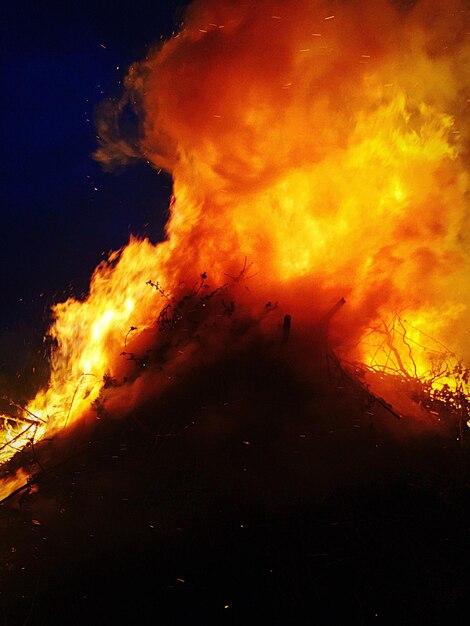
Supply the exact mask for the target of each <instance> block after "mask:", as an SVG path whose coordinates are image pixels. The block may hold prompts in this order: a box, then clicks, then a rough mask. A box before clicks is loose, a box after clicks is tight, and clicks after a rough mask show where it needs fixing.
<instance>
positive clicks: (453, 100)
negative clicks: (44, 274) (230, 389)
mask: <svg viewBox="0 0 470 626" xmlns="http://www.w3.org/2000/svg"><path fill="white" fill-rule="evenodd" d="M469 17H470V12H469V11H468V8H466V4H465V3H464V2H463V1H462V2H460V1H459V0H452V1H451V2H447V3H446V6H445V7H442V5H441V3H439V2H435V1H434V0H421V1H418V2H416V3H402V2H399V1H398V0H396V1H394V2H392V1H390V2H386V1H385V0H381V1H378V2H374V3H370V2H366V1H365V0H350V1H346V2H342V3H338V2H324V1H320V0H318V1H312V0H295V1H294V2H292V3H289V4H288V5H286V4H285V3H281V2H278V1H274V0H261V1H260V2H256V3H252V2H248V1H246V2H245V1H241V2H231V1H229V0H226V1H220V0H218V1H215V0H205V1H203V0H201V1H196V2H194V3H193V4H192V5H191V6H190V7H189V9H188V12H187V15H186V21H185V24H184V25H183V28H182V30H181V32H179V33H177V34H176V35H175V36H174V37H173V38H172V39H170V40H169V41H167V42H165V43H164V44H163V45H161V46H159V47H157V48H156V49H154V50H153V51H152V52H151V53H150V54H149V56H148V57H147V58H146V59H145V60H144V61H142V62H141V63H137V64H135V65H134V66H132V67H131V68H130V70H129V74H128V77H127V80H126V90H125V93H124V95H123V96H122V98H121V100H120V101H118V102H112V103H107V104H105V105H103V110H102V112H101V118H100V121H99V124H98V130H99V133H100V137H101V146H100V149H99V150H98V152H97V158H99V159H100V160H101V161H102V162H103V163H104V165H105V166H109V167H111V166H112V165H113V164H114V163H120V164H122V163H126V162H127V161H129V160H131V159H133V158H144V159H146V160H147V161H148V162H149V163H150V164H151V165H152V166H154V167H155V168H165V169H166V170H168V171H170V172H171V173H172V176H173V181H174V197H173V200H172V204H171V207H170V208H171V214H170V219H169V222H168V224H167V239H166V241H164V242H163V243H160V244H158V245H156V246H154V245H152V244H151V243H149V242H148V241H145V240H144V241H140V240H136V239H132V240H131V241H130V243H129V245H128V246H127V247H126V248H124V249H123V250H122V251H119V252H117V253H113V254H112V255H111V257H110V258H109V260H108V262H106V263H103V264H101V265H100V266H99V267H98V268H97V269H96V271H95V273H94V275H93V277H92V280H91V286H90V292H89V295H88V297H87V299H86V300H84V301H79V300H75V299H69V300H67V301H66V302H64V303H59V304H57V305H56V306H55V307H54V316H55V321H54V324H53V326H52V328H51V331H50V333H51V335H52V337H53V338H54V339H55V340H56V342H57V349H56V351H55V353H54V355H53V360H52V373H51V379H50V382H49V385H48V387H47V388H46V389H44V390H41V391H40V392H39V393H38V394H37V396H36V398H34V399H33V400H32V401H31V403H30V404H29V405H28V407H27V412H26V413H25V415H27V416H29V422H25V421H24V420H23V421H22V420H17V421H16V422H15V420H14V419H11V416H10V417H9V416H5V417H4V422H5V427H4V431H3V432H4V435H3V441H4V444H3V447H2V448H1V452H0V455H1V456H0V461H6V460H8V459H9V458H11V456H12V455H14V454H15V452H16V451H17V450H18V449H21V448H22V447H24V446H25V445H27V443H28V442H29V441H31V439H34V440H35V441H37V440H39V439H40V438H41V437H43V436H44V435H45V434H46V433H47V434H48V435H51V434H53V433H57V432H58V431H60V430H61V429H63V428H65V427H66V426H69V425H71V424H72V423H73V422H75V421H77V420H80V419H82V418H83V416H84V415H85V414H86V413H87V411H88V409H89V407H90V406H91V404H92V402H93V401H94V400H96V398H97V397H98V394H99V392H100V389H101V387H102V384H103V377H104V376H105V375H108V376H114V375H115V374H116V372H119V371H120V368H121V364H122V355H121V353H122V352H123V351H124V350H125V348H124V347H123V346H125V345H126V341H127V338H128V337H129V332H130V329H132V335H131V340H132V341H139V337H140V338H141V343H142V342H144V341H145V339H142V338H145V332H146V331H148V330H149V329H152V328H155V324H156V319H157V317H158V314H159V311H160V310H161V308H162V298H163V300H164V299H165V298H171V297H173V296H175V297H176V296H178V294H182V293H185V289H186V290H187V289H189V288H190V286H191V285H193V284H194V282H195V281H197V280H198V276H199V275H200V274H201V273H202V272H207V273H208V274H209V277H210V281H211V284H212V285H215V286H217V285H221V284H223V283H225V282H226V281H227V276H232V277H233V276H237V274H238V273H239V272H240V268H241V267H242V266H243V263H244V259H245V258H247V259H248V260H249V262H250V263H251V264H252V266H251V278H250V290H249V292H248V291H247V290H245V291H244V292H243V293H242V294H241V295H240V298H241V300H242V301H243V303H244V305H245V306H247V307H248V308H250V307H251V309H252V310H253V311H254V310H255V309H256V306H258V304H259V303H261V302H265V301H267V300H272V301H275V300H279V301H282V303H283V306H284V307H285V308H286V309H289V311H291V312H292V314H293V319H294V320H299V323H308V320H309V318H310V317H311V316H315V315H321V314H323V313H324V312H325V311H327V310H328V309H329V308H330V307H331V305H332V304H333V303H334V302H335V301H336V300H337V299H338V298H339V297H341V296H344V297H345V298H346V300H347V307H345V308H344V309H343V310H342V312H341V314H340V315H338V316H337V319H336V318H335V324H334V326H333V327H332V329H331V341H332V343H333V344H334V346H335V349H336V350H337V351H338V353H339V354H340V355H341V357H342V358H343V359H344V360H345V361H346V360H349V361H350V362H359V363H363V364H365V365H366V366H368V367H369V368H370V369H376V370H380V371H383V372H388V371H390V372H392V373H398V374H399V375H400V376H402V377H403V376H404V377H409V378H415V379H426V380H431V382H432V384H435V385H441V386H442V385H443V384H444V383H447V384H454V385H456V384H457V385H460V388H461V390H462V392H464V391H465V393H468V388H467V387H466V385H467V381H466V380H465V377H464V376H461V375H458V376H460V378H458V381H457V382H455V381H456V379H455V376H454V374H455V372H457V371H458V367H461V369H460V371H462V366H461V365H459V363H460V360H461V359H463V360H464V361H466V362H467V363H468V362H469V361H470V339H469V336H468V330H467V329H468V328H469V327H470V315H469V310H470V309H469V304H470V302H469V290H468V282H469V262H470V252H469V251H470V246H469V230H468V224H469V223H470V222H469V220H468V211H469V206H468V194H469V175H468V160H469V156H468V140H469V129H470V125H469V123H468V119H469V118H468V106H469V104H468V90H469V87H470V75H469V73H470V69H469V68H470V63H469V57H470V37H469V36H468V31H469V30H470V25H469ZM128 107H131V108H133V109H134V111H135V112H137V113H138V114H139V119H140V126H139V128H138V132H139V136H140V139H139V142H138V145H136V142H135V140H134V141H133V142H132V143H131V142H128V141H126V138H125V137H123V136H122V134H121V132H120V130H119V120H120V116H121V115H122V114H123V113H124V112H125V110H126V108H128ZM149 281H151V282H153V286H152V284H150V285H149V284H148V282H149ZM156 281H158V285H157V283H156ZM155 285H157V287H158V288H157V289H155V288H154V287H155ZM129 384H131V383H129ZM136 402H138V400H136Z"/></svg>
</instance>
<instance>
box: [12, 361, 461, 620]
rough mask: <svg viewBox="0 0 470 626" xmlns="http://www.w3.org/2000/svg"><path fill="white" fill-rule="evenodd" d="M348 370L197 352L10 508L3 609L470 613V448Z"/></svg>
mask: <svg viewBox="0 0 470 626" xmlns="http://www.w3.org/2000/svg"><path fill="white" fill-rule="evenodd" d="M367 410H368V411H369V413H373V415H370V414H368V413H367V411H366V409H365V408H364V398H363V397H361V395H360V394H358V393H357V390H354V388H353V387H352V386H351V385H349V384H348V383H344V381H342V380H341V379H340V378H338V377H337V376H336V375H333V376H332V375H331V372H330V374H328V376H326V375H325V376H323V377H322V376H321V375H320V376H319V379H318V381H317V383H315V384H312V383H311V381H310V382H309V383H308V384H307V382H306V379H305V380H303V381H302V380H300V379H299V377H298V376H297V375H296V376H294V375H291V373H290V368H289V365H288V364H287V363H285V362H282V359H281V360H280V361H277V362H275V361H273V360H272V358H271V356H269V358H268V357H267V356H266V355H263V354H259V355H257V356H256V357H253V355H252V356H251V357H250V360H249V361H247V360H246V358H245V357H240V358H239V359H238V360H237V359H233V360H232V361H231V363H230V366H229V367H228V366H227V364H225V365H224V366H223V367H221V366H220V364H217V365H216V366H214V367H208V368H206V369H205V370H204V369H201V368H199V370H198V372H193V373H192V374H191V375H190V376H188V377H187V379H186V380H185V381H180V383H179V384H178V385H175V386H174V387H173V388H172V389H170V390H168V391H167V392H166V393H165V394H164V397H161V398H160V399H159V400H158V401H156V402H154V403H153V404H152V405H151V406H150V405H149V406H147V407H145V408H143V409H141V410H140V411H139V413H138V414H137V413H135V414H134V415H132V416H130V417H128V418H126V419H125V420H121V421H114V422H112V421H109V420H107V419H105V418H102V419H100V420H96V425H95V427H94V428H93V430H89V431H88V432H86V433H79V434H76V435H75V439H76V442H75V443H74V445H73V450H70V449H69V451H68V452H67V453H66V454H65V453H64V454H62V458H60V464H57V462H58V460H59V457H55V463H54V462H52V461H50V462H48V464H47V467H48V468H49V469H48V470H47V471H46V472H44V474H43V475H42V477H41V478H40V479H39V480H38V483H37V487H38V490H37V491H36V492H32V493H29V494H28V493H25V492H23V493H22V494H18V495H17V496H15V497H13V498H10V499H9V500H7V501H5V502H4V503H3V505H2V506H1V507H0V532H1V535H0V536H1V539H0V547H1V550H0V558H1V562H0V565H1V570H0V573H1V595H0V623H2V624H5V625H6V626H16V625H28V626H33V625H36V624H38V625H42V624H44V625H55V624H61V625H62V624H64V625H68V626H69V625H70V626H72V625H80V626H81V625H94V624H97V625H98V624H103V625H108V624H137V625H146V624H158V625H162V626H163V625H166V624H168V625H179V624H181V625H183V624H209V623H214V624H227V625H231V624H237V625H238V624H251V623H257V624H345V625H346V624H347V625H348V626H352V625H356V624H357V625H364V624H377V625H380V624H393V625H397V626H398V625H401V624H407V625H408V624H409V625H415V624H426V625H432V624H436V625H443V624H445V625H453V624H466V623H468V617H467V615H466V613H467V612H468V597H469V593H470V565H469V563H470V559H469V557H470V550H469V543H470V541H469V540H470V502H469V498H468V487H469V482H470V471H469V470H470V463H469V460H468V459H469V448H468V446H467V445H466V444H465V443H464V445H463V446H461V445H460V443H459V442H458V441H456V437H455V436H454V434H455V433H454V431H453V428H452V427H450V428H447V429H446V431H445V433H444V432H441V433H436V432H435V431H434V432H432V431H428V432H421V433H418V434H417V433H415V434H411V433H410V430H409V428H408V427H407V425H406V423H405V421H403V420H401V421H399V420H397V419H396V418H394V417H393V416H392V415H391V414H390V413H388V412H387V411H386V410H384V409H383V408H382V407H381V406H380V405H375V406H372V407H371V406H368V407H367Z"/></svg>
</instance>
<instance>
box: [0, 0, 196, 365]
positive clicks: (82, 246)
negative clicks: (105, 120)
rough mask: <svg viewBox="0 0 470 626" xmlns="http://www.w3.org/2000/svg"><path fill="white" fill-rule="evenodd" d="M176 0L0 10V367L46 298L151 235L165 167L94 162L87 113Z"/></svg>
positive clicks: (161, 215)
mask: <svg viewBox="0 0 470 626" xmlns="http://www.w3.org/2000/svg"><path fill="white" fill-rule="evenodd" d="M184 4H185V2H184V1H182V0H180V1H172V2H170V1H166V2H162V1H161V0H160V1H158V0H155V1H154V2H148V0H146V1H144V2H141V1H138V0H134V1H133V2H132V1H111V0H109V1H107V2H104V1H103V0H95V1H94V2H89V1H87V0H86V1H83V0H82V1H80V2H77V3H64V2H60V3H59V2H51V1H47V0H46V1H42V2H35V1H34V0H28V1H21V0H19V1H17V2H16V3H14V4H13V3H10V4H9V5H8V6H7V7H6V8H4V9H3V14H4V15H3V24H2V35H1V39H2V42H1V47H2V100H1V106H2V116H1V118H2V125H1V132H2V142H1V145H2V150H3V154H2V164H3V166H2V169H3V172H2V176H1V180H2V182H1V224H2V227H1V232H2V245H1V247H0V254H1V259H0V262H1V272H0V294H1V300H2V306H1V307H0V373H1V371H2V367H7V368H11V363H12V361H15V367H18V366H19V363H20V361H21V358H22V353H23V352H24V350H25V348H24V346H25V345H26V349H28V345H27V344H29V343H30V342H31V341H32V339H31V337H35V336H36V335H37V334H42V333H43V331H44V324H45V321H44V320H45V319H46V315H45V312H46V311H47V307H48V306H49V305H50V304H51V303H52V302H54V301H55V300H58V299H63V298H64V297H66V296H67V295H69V294H74V295H80V294H81V293H83V292H85V291H86V289H87V285H88V280H89V278H90V275H91V273H92V271H93V268H94V267H95V266H96V265H97V263H98V262H99V261H100V259H101V258H102V255H103V254H106V253H107V252H108V251H109V250H111V249H115V248H118V247H120V246H122V245H123V244H125V243H126V242H127V240H128V238H129V234H130V233H131V232H132V233H135V234H146V235H148V236H150V237H151V238H152V239H154V240H155V239H158V238H161V236H162V229H163V224H164V222H165V220H166V209H167V207H168V201H169V195H170V192H171V181H170V179H169V177H168V176H166V175H164V174H163V175H157V173H156V172H155V171H153V170H151V169H150V168H148V167H147V166H145V165H143V164H141V165H138V166H134V167H131V168H129V169H127V170H125V171H124V172H120V173H119V174H109V173H104V172H102V171H101V169H100V166H99V165H98V164H97V163H95V162H94V161H93V159H92V158H91V156H90V155H91V153H92V152H93V150H94V149H95V148H96V139H95V129H94V126H93V112H94V109H95V107H96V105H97V104H98V103H99V102H100V101H101V100H102V99H103V98H105V97H107V96H112V95H116V94H118V93H119V89H120V86H119V81H120V80H121V79H122V78H123V76H124V74H125V71H126V68H127V67H128V65H129V64H130V63H131V62H132V61H134V60H137V59H139V58H142V57H143V56H144V55H145V51H146V48H147V46H148V45H150V44H152V43H154V42H155V41H157V40H158V39H159V37H160V36H161V35H164V36H167V35H168V34H170V33H171V31H172V30H173V28H175V25H176V24H177V23H178V19H179V18H180V17H181V14H182V9H183V7H184ZM19 342H20V343H21V345H20V343H19ZM12 353H14V354H12Z"/></svg>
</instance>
